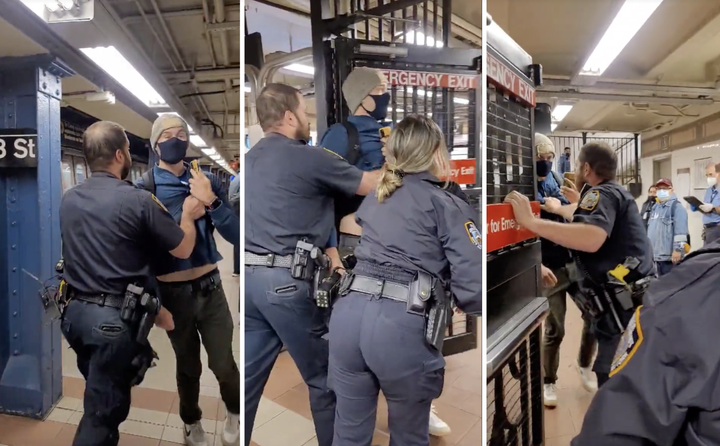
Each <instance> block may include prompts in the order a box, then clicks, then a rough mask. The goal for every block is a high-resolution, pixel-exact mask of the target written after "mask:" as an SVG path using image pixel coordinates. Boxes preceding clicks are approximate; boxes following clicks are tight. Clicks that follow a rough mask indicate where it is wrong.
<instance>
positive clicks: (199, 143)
mask: <svg viewBox="0 0 720 446" xmlns="http://www.w3.org/2000/svg"><path fill="white" fill-rule="evenodd" d="M190 144H192V145H194V146H195V147H197V148H202V147H207V146H208V145H207V143H206V142H205V141H204V140H203V139H202V138H201V137H200V135H190Z"/></svg>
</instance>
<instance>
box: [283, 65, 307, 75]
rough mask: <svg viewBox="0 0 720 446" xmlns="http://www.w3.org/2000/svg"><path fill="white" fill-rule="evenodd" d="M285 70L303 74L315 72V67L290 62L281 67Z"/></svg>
mask: <svg viewBox="0 0 720 446" xmlns="http://www.w3.org/2000/svg"><path fill="white" fill-rule="evenodd" d="M283 68H284V69H286V70H290V71H295V72H297V73H303V74H315V67H311V66H309V65H302V64H299V63H294V64H290V65H287V66H284V67H283Z"/></svg>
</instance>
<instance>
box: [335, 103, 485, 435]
mask: <svg viewBox="0 0 720 446" xmlns="http://www.w3.org/2000/svg"><path fill="white" fill-rule="evenodd" d="M449 166H450V163H449V156H448V151H447V148H446V147H445V144H444V137H443V134H442V132H441V131H440V128H439V127H438V126H437V124H435V123H434V122H433V121H432V120H430V119H428V118H424V117H419V116H409V117H407V118H405V119H403V120H402V121H401V122H400V123H399V124H398V125H397V127H395V129H393V133H392V134H391V136H390V139H389V140H388V143H387V158H386V164H385V166H384V167H383V169H382V172H381V175H380V179H379V182H378V185H377V188H376V192H375V193H374V194H372V195H369V196H368V198H367V199H366V200H365V201H364V202H363V204H362V205H361V207H360V209H359V210H358V212H357V214H356V219H357V222H358V224H359V225H360V226H361V227H362V236H361V240H360V244H359V245H358V247H357V248H356V250H355V255H356V257H357V265H356V266H355V268H354V270H353V273H352V277H351V278H348V283H350V285H349V293H348V294H347V295H345V296H344V297H342V298H341V299H340V300H339V301H338V302H337V303H336V304H335V307H334V308H333V313H332V317H331V319H330V364H329V379H328V381H329V385H330V387H331V388H332V389H333V390H334V391H335V393H336V395H337V409H336V418H335V437H334V443H333V445H334V446H366V445H368V444H370V441H371V439H372V436H373V431H374V429H375V416H376V412H377V402H378V393H379V391H380V390H382V392H383V394H384V395H385V398H386V400H387V403H388V413H389V426H390V438H391V439H390V441H391V443H392V444H401V445H403V446H428V445H429V444H430V440H429V434H428V420H429V416H430V405H431V403H432V400H433V399H435V398H437V397H438V396H440V393H441V392H442V388H443V381H444V368H445V360H444V359H443V357H442V354H441V353H440V352H439V351H438V350H436V349H435V348H434V347H432V346H431V345H429V344H428V343H426V341H425V316H424V314H423V313H422V312H420V311H416V312H410V311H409V309H408V307H409V306H408V303H407V299H408V296H409V290H410V284H411V282H413V281H414V279H415V278H416V277H418V273H419V272H424V273H427V274H429V275H430V276H432V277H433V282H434V283H442V284H443V285H444V286H445V287H446V288H447V287H448V286H449V287H450V289H451V290H452V293H453V294H454V297H455V300H456V304H457V306H458V307H459V308H460V309H462V310H463V311H465V312H467V313H473V314H480V310H481V289H482V272H481V267H482V262H483V256H482V250H481V244H480V232H479V231H478V229H477V227H476V225H475V222H474V220H475V218H476V216H477V213H476V212H475V211H474V210H473V209H472V208H471V207H470V206H469V205H468V204H467V203H465V202H464V201H463V200H462V199H460V198H458V197H456V196H454V195H453V194H451V193H449V192H447V191H446V190H444V185H445V183H444V182H443V181H441V180H440V178H447V177H448V176H449V168H450V167H449ZM350 280H351V282H350ZM368 285H370V287H368ZM371 288H373V289H371Z"/></svg>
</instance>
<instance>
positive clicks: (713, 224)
mask: <svg viewBox="0 0 720 446" xmlns="http://www.w3.org/2000/svg"><path fill="white" fill-rule="evenodd" d="M717 225H720V223H708V224H706V225H703V228H706V229H710V228H714V227H715V226H717Z"/></svg>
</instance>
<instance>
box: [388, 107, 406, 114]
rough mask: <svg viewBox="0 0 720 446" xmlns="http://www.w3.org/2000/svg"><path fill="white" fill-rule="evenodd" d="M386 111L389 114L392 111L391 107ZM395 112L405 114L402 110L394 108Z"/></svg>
mask: <svg viewBox="0 0 720 446" xmlns="http://www.w3.org/2000/svg"><path fill="white" fill-rule="evenodd" d="M388 111H389V112H391V111H393V108H392V107H388ZM395 111H396V112H398V113H404V112H405V110H403V109H402V108H396V109H395Z"/></svg>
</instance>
